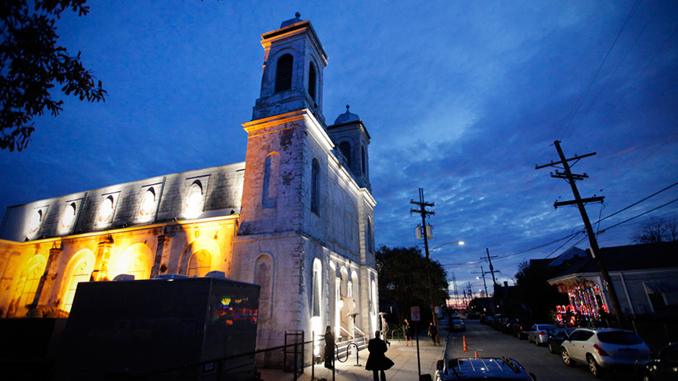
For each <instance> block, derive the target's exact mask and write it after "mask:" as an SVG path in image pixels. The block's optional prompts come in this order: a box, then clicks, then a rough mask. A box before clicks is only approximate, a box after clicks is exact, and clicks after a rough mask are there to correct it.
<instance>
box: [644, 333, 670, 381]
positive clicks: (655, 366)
mask: <svg viewBox="0 0 678 381" xmlns="http://www.w3.org/2000/svg"><path fill="white" fill-rule="evenodd" d="M636 375H638V378H639V379H640V380H642V381H665V380H678V342H675V343H671V344H669V345H667V346H666V347H664V348H663V349H662V350H661V351H659V354H658V355H657V356H656V357H655V358H651V359H646V360H640V361H638V362H637V363H636Z"/></svg>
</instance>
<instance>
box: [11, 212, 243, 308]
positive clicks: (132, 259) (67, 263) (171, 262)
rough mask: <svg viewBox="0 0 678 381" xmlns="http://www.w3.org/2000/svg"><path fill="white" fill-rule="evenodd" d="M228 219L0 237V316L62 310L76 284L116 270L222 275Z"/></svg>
mask: <svg viewBox="0 0 678 381" xmlns="http://www.w3.org/2000/svg"><path fill="white" fill-rule="evenodd" d="M234 222H235V218H234V217H228V218H226V219H220V220H208V221H196V222H194V223H190V224H180V223H177V224H173V225H155V226H152V227H147V228H129V229H120V230H111V231H108V232H105V233H103V234H84V235H79V236H69V237H64V238H56V239H44V240H37V241H29V242H24V243H14V242H9V241H0V271H2V273H1V274H0V275H1V276H2V278H1V279H0V286H1V289H0V290H1V292H0V309H1V310H2V315H1V316H2V317H25V316H27V314H28V313H29V310H31V311H37V312H35V314H37V315H35V316H37V317H40V316H42V314H43V313H44V312H45V311H55V310H62V311H64V312H66V313H67V312H68V311H69V310H70V305H71V303H72V302H73V296H74V293H75V289H76V287H77V284H78V283H79V282H89V281H107V280H113V279H114V278H115V277H116V276H118V275H121V274H129V275H134V277H135V279H149V278H152V277H153V276H155V275H157V274H162V273H179V274H182V275H186V274H188V273H189V272H190V271H193V273H192V274H193V275H199V276H203V275H204V274H205V273H207V272H209V271H223V272H224V273H225V274H226V276H228V275H229V273H230V269H231V263H232V244H233V236H234V229H235V223H234ZM193 254H196V258H195V259H194V260H193V262H191V257H192V256H193ZM198 257H200V258H201V259H200V260H198V259H197V258H198ZM189 263H192V266H193V270H191V269H190V268H189V267H190V266H189ZM36 296H37V297H36ZM29 306H30V308H29ZM64 312H62V314H63V313H64Z"/></svg>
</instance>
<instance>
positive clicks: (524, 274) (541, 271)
mask: <svg viewBox="0 0 678 381" xmlns="http://www.w3.org/2000/svg"><path fill="white" fill-rule="evenodd" d="M547 263H548V262H543V260H541V261H540V260H536V261H535V260H533V261H530V262H528V261H523V262H521V263H520V264H519V265H518V272H517V273H516V275H515V278H516V285H517V292H516V298H517V299H518V300H517V301H518V302H519V303H520V304H521V305H522V307H523V309H524V310H525V312H526V313H527V314H528V315H529V316H530V317H531V318H532V319H534V321H536V322H537V323H539V322H542V323H544V322H548V321H550V319H551V311H552V310H555V307H556V306H557V305H561V304H569V301H568V298H567V296H566V295H564V294H561V293H560V292H559V291H558V288H557V287H556V286H551V285H550V284H548V282H547V281H546V280H547V279H548V278H549V275H550V273H549V272H548V269H547V267H546V264H547Z"/></svg>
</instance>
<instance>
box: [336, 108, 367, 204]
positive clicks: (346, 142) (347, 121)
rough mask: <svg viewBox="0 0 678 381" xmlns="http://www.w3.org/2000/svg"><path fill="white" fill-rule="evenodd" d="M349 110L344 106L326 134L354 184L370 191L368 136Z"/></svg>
mask: <svg viewBox="0 0 678 381" xmlns="http://www.w3.org/2000/svg"><path fill="white" fill-rule="evenodd" d="M349 109H350V106H349V105H346V112H345V113H343V114H341V115H339V116H338V117H337V119H336V120H335V121H334V124H333V125H331V126H329V127H327V133H328V135H329V136H330V139H332V142H333V143H334V145H335V146H336V147H337V148H338V150H339V152H340V153H341V156H343V158H344V159H345V160H344V161H343V164H344V165H345V166H346V167H347V168H348V170H349V173H351V175H353V179H354V180H355V181H356V183H358V185H359V186H361V187H364V188H367V189H368V190H370V191H372V185H370V168H369V165H368V164H369V154H368V149H367V147H368V146H369V145H370V134H369V133H368V132H367V128H365V125H364V124H363V121H362V120H360V117H359V116H358V115H356V114H353V113H352V112H350V111H349Z"/></svg>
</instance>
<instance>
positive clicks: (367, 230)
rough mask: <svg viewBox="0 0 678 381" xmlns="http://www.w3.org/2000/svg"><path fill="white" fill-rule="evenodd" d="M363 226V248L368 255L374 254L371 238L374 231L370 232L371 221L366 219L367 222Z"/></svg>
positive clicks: (372, 239)
mask: <svg viewBox="0 0 678 381" xmlns="http://www.w3.org/2000/svg"><path fill="white" fill-rule="evenodd" d="M365 225H367V226H365V248H366V249H367V252H368V253H373V252H374V238H373V237H372V236H373V235H374V231H373V230H372V229H373V228H372V220H370V219H369V218H367V222H366V224H365Z"/></svg>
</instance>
